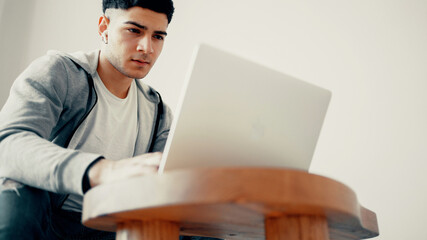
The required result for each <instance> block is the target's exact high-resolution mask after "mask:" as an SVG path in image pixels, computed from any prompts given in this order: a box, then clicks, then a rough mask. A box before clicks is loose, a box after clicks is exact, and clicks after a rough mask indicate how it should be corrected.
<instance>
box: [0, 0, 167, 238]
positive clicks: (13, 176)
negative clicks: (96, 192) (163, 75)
mask: <svg viewBox="0 0 427 240" xmlns="http://www.w3.org/2000/svg"><path fill="white" fill-rule="evenodd" d="M103 11H104V15H103V16H101V18H100V19H99V28H98V31H99V34H100V36H101V39H102V42H103V43H102V47H101V50H97V51H93V52H89V53H82V52H79V53H76V54H65V53H60V52H49V53H48V54H47V55H46V56H44V57H41V58H39V59H37V60H36V61H34V62H33V63H32V64H31V65H30V66H29V67H28V68H27V69H26V70H25V71H24V72H23V73H22V74H21V75H20V76H19V77H18V78H17V80H16V81H15V83H14V84H13V86H12V89H11V93H10V96H9V99H8V100H7V102H6V104H5V105H4V107H3V109H2V110H1V113H0V177H1V181H0V239H114V238H115V234H114V233H108V232H101V231H96V230H92V229H89V228H86V227H84V226H83V225H82V224H81V210H82V199H83V198H82V196H83V194H84V193H85V192H86V191H87V190H88V189H90V188H91V187H94V186H96V185H99V184H103V183H107V182H111V181H116V180H119V179H124V178H129V177H132V176H139V175H144V174H148V173H155V172H156V171H157V168H158V165H159V161H160V158H161V153H160V152H161V151H163V148H164V145H165V142H166V138H167V136H168V132H169V128H170V124H171V120H172V114H171V111H170V109H169V108H168V107H167V106H166V105H164V104H163V103H162V100H161V98H160V95H159V94H158V93H157V92H156V91H155V90H153V89H152V88H150V87H149V86H147V85H145V84H144V83H142V82H141V81H140V80H137V79H141V78H144V77H145V76H146V75H147V74H148V72H149V71H150V69H151V68H152V67H153V65H154V63H155V62H156V60H157V58H158V57H159V55H160V53H161V51H162V48H163V43H164V40H165V37H166V35H167V33H166V30H167V27H168V24H169V23H170V21H171V18H172V15H173V12H174V7H173V3H172V1H171V0H140V1H136V0H133V1H131V0H104V1H103Z"/></svg>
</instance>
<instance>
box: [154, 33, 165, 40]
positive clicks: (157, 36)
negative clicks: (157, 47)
mask: <svg viewBox="0 0 427 240" xmlns="http://www.w3.org/2000/svg"><path fill="white" fill-rule="evenodd" d="M153 37H154V38H155V39H157V40H163V39H165V37H163V36H162V35H159V34H157V35H154V36H153Z"/></svg>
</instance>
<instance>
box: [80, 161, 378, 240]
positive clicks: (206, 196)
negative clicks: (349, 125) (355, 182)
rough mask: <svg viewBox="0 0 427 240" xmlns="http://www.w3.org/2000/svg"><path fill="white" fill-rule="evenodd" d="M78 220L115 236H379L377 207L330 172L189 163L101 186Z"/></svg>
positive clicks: (322, 239)
mask: <svg viewBox="0 0 427 240" xmlns="http://www.w3.org/2000/svg"><path fill="white" fill-rule="evenodd" d="M82 220H83V224H84V225H85V226H87V227H91V228H95V229H99V230H104V231H116V232H117V239H144V240H160V239H161V240H166V239H167V240H170V239H178V238H179V235H195V236H209V237H217V238H222V239H248V240H250V239H267V240H285V239H286V240H314V239H318V240H326V239H365V238H372V237H375V236H378V224H377V218H376V215H375V213H373V212H372V211H370V210H368V209H366V208H364V207H362V206H361V205H359V203H358V200H357V198H356V195H355V193H354V192H353V191H352V190H351V189H350V188H348V187H347V186H345V185H343V184H341V183H339V182H337V181H334V180H332V179H330V178H326V177H322V176H319V175H315V174H309V173H307V172H303V171H298V170H290V169H277V168H210V169H187V170H175V171H170V172H165V173H163V174H158V175H157V174H155V175H147V176H143V177H138V178H132V179H128V180H125V181H120V182H115V183H111V184H105V185H100V186H98V187H95V188H93V189H91V190H90V191H89V192H87V193H86V195H85V196H84V203H83V219H82Z"/></svg>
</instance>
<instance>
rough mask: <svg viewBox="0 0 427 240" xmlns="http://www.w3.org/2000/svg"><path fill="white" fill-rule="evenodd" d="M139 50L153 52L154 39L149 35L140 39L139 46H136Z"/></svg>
mask: <svg viewBox="0 0 427 240" xmlns="http://www.w3.org/2000/svg"><path fill="white" fill-rule="evenodd" d="M136 50H137V51H142V52H144V53H147V54H149V53H153V52H154V49H153V44H152V40H151V36H148V35H144V36H143V37H142V38H141V39H140V40H139V41H138V46H137V47H136Z"/></svg>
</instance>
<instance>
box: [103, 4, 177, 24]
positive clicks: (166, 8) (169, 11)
mask: <svg viewBox="0 0 427 240" xmlns="http://www.w3.org/2000/svg"><path fill="white" fill-rule="evenodd" d="M131 7H142V8H147V9H150V10H152V11H155V12H158V13H164V14H166V17H167V18H168V23H170V22H171V20H172V15H173V12H174V10H175V8H174V6H173V2H172V0H103V1H102V11H103V12H104V13H105V10H107V9H109V8H119V9H129V8H131Z"/></svg>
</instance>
